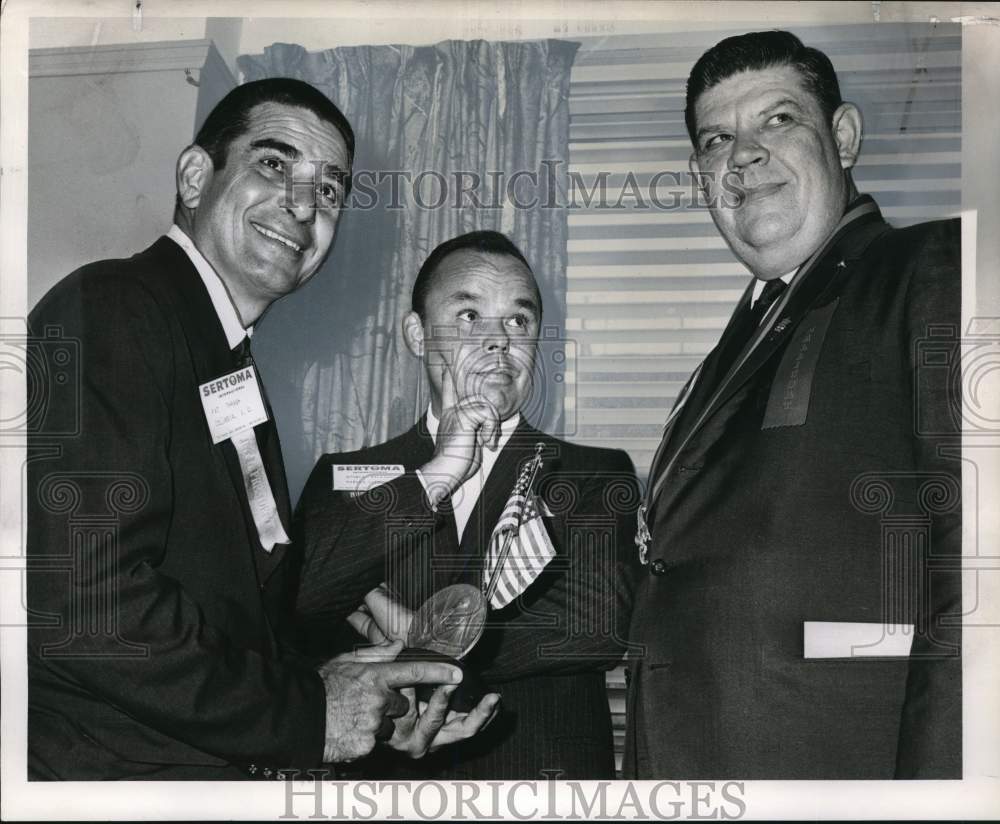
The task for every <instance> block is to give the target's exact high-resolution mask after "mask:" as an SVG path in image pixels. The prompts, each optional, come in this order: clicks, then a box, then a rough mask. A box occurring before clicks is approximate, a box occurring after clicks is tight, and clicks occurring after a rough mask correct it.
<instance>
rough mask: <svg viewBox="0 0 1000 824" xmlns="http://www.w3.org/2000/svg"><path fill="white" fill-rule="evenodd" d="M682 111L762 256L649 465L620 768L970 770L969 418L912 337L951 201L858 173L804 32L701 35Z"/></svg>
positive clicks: (716, 186) (955, 282) (739, 234)
mask: <svg viewBox="0 0 1000 824" xmlns="http://www.w3.org/2000/svg"><path fill="white" fill-rule="evenodd" d="M686 121H687V126H688V130H689V132H690V134H691V138H692V142H693V144H694V153H693V155H692V157H691V167H692V171H693V172H694V173H695V174H697V175H699V176H700V179H701V182H702V185H703V187H704V194H705V196H706V198H707V200H708V204H709V207H710V209H711V214H712V218H713V220H714V222H715V225H716V227H717V229H718V230H719V233H720V234H721V235H722V237H723V238H724V239H725V241H726V243H727V244H728V245H729V248H730V249H731V250H732V251H733V253H734V254H735V255H736V257H737V258H739V260H740V261H742V262H743V263H744V264H745V265H746V266H747V268H748V269H749V270H750V272H751V273H752V274H753V276H754V277H753V280H752V281H751V283H750V284H749V285H748V286H747V289H746V292H745V293H744V295H743V297H742V299H741V300H740V302H739V304H738V305H737V307H736V310H735V312H734V314H733V317H732V319H731V320H730V322H729V324H728V326H727V327H726V329H725V331H724V332H723V334H722V338H721V340H720V341H719V343H718V345H717V346H716V347H715V349H713V350H712V352H711V353H710V354H709V355H708V357H707V358H706V359H705V361H704V362H703V363H702V364H701V366H699V367H698V369H697V370H696V371H695V373H694V374H693V375H692V377H691V379H690V380H689V381H688V384H687V385H686V386H685V387H684V389H683V390H682V392H681V394H680V396H679V397H678V400H677V402H676V403H675V405H674V409H673V411H672V412H671V414H670V417H669V418H668V421H667V425H666V427H665V431H664V436H663V441H662V443H661V445H660V448H659V450H658V452H657V455H656V457H655V458H654V461H653V465H652V467H651V470H650V476H649V483H648V485H647V489H646V495H645V500H644V504H643V507H642V508H641V509H640V526H639V530H640V531H639V536H638V538H637V543H639V545H640V554H641V557H642V560H643V562H644V563H645V564H646V565H647V566H646V570H647V572H648V574H647V575H646V576H645V577H644V579H643V581H642V583H641V584H640V586H639V589H638V592H637V595H636V606H635V610H634V613H633V619H632V628H631V634H630V641H632V642H634V643H636V644H637V645H639V646H640V647H641V648H642V649H643V654H642V655H641V656H637V657H636V658H635V660H633V661H630V663H629V670H630V691H629V699H628V718H629V721H628V724H629V726H628V735H627V741H626V754H625V763H626V769H625V772H626V775H629V776H633V777H639V778H681V777H683V778H719V777H739V778H748V779H756V778H760V779H789V778H809V779H835V778H844V779H848V778H893V777H895V778H960V777H961V775H962V761H961V753H962V746H961V730H962V718H961V658H960V651H961V631H960V621H961V614H962V610H961V578H960V572H959V564H960V556H961V509H960V507H961V487H960V478H961V473H960V468H959V460H958V456H959V454H960V452H959V447H960V438H959V435H960V433H959V431H958V428H957V427H958V424H957V423H956V422H955V420H954V419H953V417H952V415H951V414H950V412H951V410H950V409H949V401H950V398H951V397H952V396H951V395H950V393H949V384H948V377H947V375H948V370H947V369H940V368H938V369H925V368H922V365H923V361H922V360H921V355H920V353H921V348H922V346H923V344H925V343H930V344H939V343H940V342H942V341H944V342H945V344H946V345H947V341H949V340H950V341H952V342H954V341H955V340H956V339H957V335H958V330H959V319H960V313H959V305H960V301H959V296H960V279H959V278H960V261H959V223H958V221H957V220H952V221H940V222H936V223H925V224H921V225H915V226H910V227H908V228H905V229H898V230H897V229H893V228H891V227H890V226H889V225H888V224H887V223H886V222H885V221H884V220H883V219H882V216H881V214H880V212H879V209H878V207H877V206H876V204H875V202H874V201H873V200H872V199H871V198H870V197H868V196H865V195H859V194H858V191H857V188H856V186H855V184H854V181H853V179H852V175H851V169H852V167H853V166H854V164H855V162H856V160H857V156H858V152H859V149H860V146H861V133H862V123H861V114H860V112H859V111H858V109H857V108H856V107H855V106H853V105H852V104H850V103H845V102H843V101H842V100H841V97H840V90H839V87H838V84H837V79H836V75H835V74H834V72H833V68H832V65H831V64H830V61H829V60H828V59H827V58H826V57H825V56H824V55H822V54H821V53H820V52H818V51H816V50H815V49H809V48H806V47H805V46H803V44H802V43H801V42H800V41H799V39H798V38H796V37H795V36H794V35H792V34H790V33H788V32H759V33H752V34H746V35H742V36H739V37H731V38H728V39H726V40H723V41H722V42H720V43H719V44H718V45H716V46H714V47H713V48H712V49H710V50H709V51H708V52H706V53H705V54H704V55H703V56H702V57H701V59H699V60H698V62H697V64H696V65H695V67H694V69H693V70H692V72H691V77H690V79H689V81H688V90H687V107H686ZM734 195H735V197H734ZM944 354H945V355H947V354H948V353H944Z"/></svg>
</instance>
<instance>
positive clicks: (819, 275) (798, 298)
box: [649, 196, 889, 508]
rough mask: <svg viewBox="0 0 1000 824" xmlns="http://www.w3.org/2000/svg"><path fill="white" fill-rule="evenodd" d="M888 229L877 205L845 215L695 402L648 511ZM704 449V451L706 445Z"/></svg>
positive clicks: (863, 203) (868, 202)
mask: <svg viewBox="0 0 1000 824" xmlns="http://www.w3.org/2000/svg"><path fill="white" fill-rule="evenodd" d="M888 228H889V227H888V225H887V224H886V223H885V221H884V220H883V219H882V215H881V213H880V212H879V210H878V207H877V206H876V205H875V202H874V201H873V200H872V199H871V198H870V197H868V196H864V197H862V198H861V199H860V200H859V201H858V203H857V204H856V205H855V206H854V207H853V208H852V209H851V210H850V211H849V212H848V213H847V214H845V216H844V218H843V219H842V221H841V223H840V225H839V226H838V229H837V230H836V231H835V232H834V233H833V234H832V235H831V237H830V239H829V240H828V241H827V242H826V243H825V244H824V245H823V246H822V247H821V248H820V249H819V250H818V251H817V252H816V253H815V254H814V255H813V257H812V258H811V259H810V260H809V261H807V262H806V264H805V268H804V269H803V271H802V272H801V273H800V274H799V276H798V277H796V278H795V279H794V280H793V281H792V286H791V288H790V289H789V290H788V291H787V292H786V294H785V295H784V296H783V297H782V298H781V299H780V300H779V301H778V303H777V304H776V306H775V308H774V309H773V310H772V312H771V313H770V315H769V316H768V318H767V321H766V323H764V324H762V325H761V328H760V329H759V330H758V332H757V334H756V335H755V336H754V338H753V339H752V340H751V342H750V343H749V345H748V346H747V349H746V351H745V352H744V353H743V355H742V356H741V357H738V358H737V359H736V362H735V363H734V364H733V367H732V369H730V371H729V374H728V375H726V376H724V378H723V379H722V381H721V382H720V383H719V386H718V388H717V389H715V390H714V391H711V392H710V397H706V395H705V394H704V393H702V394H701V395H700V397H698V398H696V399H694V400H695V403H694V404H692V407H691V408H689V409H688V410H687V412H688V414H689V415H691V416H694V420H693V423H692V424H691V426H689V427H684V428H683V429H682V430H681V431H680V432H679V433H678V437H676V438H673V441H674V442H673V443H671V444H670V445H669V447H668V448H667V449H665V450H664V455H663V456H662V458H661V459H660V461H659V466H657V467H654V470H653V471H651V473H650V494H649V502H650V503H649V506H650V508H652V506H653V504H654V503H655V501H656V499H657V498H658V497H659V496H660V494H661V493H662V491H663V487H664V485H665V483H666V480H667V477H668V475H669V474H670V471H671V469H672V468H673V463H674V461H675V459H676V457H677V455H678V453H680V452H681V450H682V449H683V448H684V446H685V445H686V444H687V443H688V441H689V440H690V439H691V437H693V436H694V435H695V434H697V433H698V432H699V431H701V430H702V429H703V428H704V427H705V426H706V424H707V423H708V421H709V420H710V419H712V418H713V416H715V415H716V414H717V413H718V412H719V410H720V409H722V407H723V406H724V405H725V404H726V403H727V402H728V401H729V400H730V399H732V397H733V396H734V395H735V394H736V393H737V392H738V391H739V390H740V388H741V387H743V386H745V385H746V383H747V382H748V381H749V380H750V379H751V378H752V377H753V376H754V375H755V374H756V373H757V372H758V371H759V370H760V369H761V367H763V366H764V364H765V363H767V362H768V361H769V360H770V358H771V357H772V356H773V355H774V353H775V352H777V351H778V350H779V349H781V348H782V346H783V345H784V343H785V341H786V340H788V339H789V337H790V336H791V334H792V333H793V332H794V330H795V328H796V327H797V325H798V324H799V323H800V322H801V321H802V319H803V318H804V317H805V316H806V314H808V311H809V310H810V309H811V308H812V307H813V306H814V305H816V303H817V302H818V301H819V300H820V299H821V298H822V296H823V295H824V294H825V293H826V292H827V291H828V288H829V287H830V285H831V284H832V283H833V282H834V281H835V280H836V277H837V275H838V274H840V273H841V272H842V270H843V269H844V268H845V267H846V266H847V263H848V261H852V260H856V259H857V258H859V257H861V255H862V254H863V253H864V250H865V249H866V248H867V247H868V245H869V244H870V243H871V242H872V241H873V240H874V239H875V237H877V236H878V235H880V234H882V233H883V232H885V231H887V230H888ZM749 294H750V290H749V289H748V291H747V292H745V293H744V295H743V298H742V299H741V301H740V303H739V305H738V307H737V310H736V311H734V313H733V317H734V318H735V317H736V316H737V314H738V312H739V310H740V309H742V308H744V306H745V304H746V302H747V301H748V300H749ZM733 325H734V324H733V322H732V320H731V321H730V324H729V325H728V326H727V329H726V333H724V335H723V338H725V336H726V335H727V334H728V333H730V332H731V331H732V328H733ZM723 343H724V340H723V341H720V344H719V346H717V347H716V348H715V349H714V350H713V351H712V355H717V354H718V352H719V351H721V348H722V345H723ZM712 355H710V356H709V358H708V359H706V363H705V369H703V370H702V371H703V372H707V371H709V370H710V368H711V364H710V362H709V361H710V360H711V359H712ZM712 377H713V376H711V375H703V376H702V377H701V378H700V379H699V381H705V384H706V386H708V387H710V386H711V383H710V382H709V379H710V378H712ZM675 426H676V424H675ZM723 431H724V427H721V426H720V427H716V428H715V437H719V436H720V435H721V434H722V433H723ZM668 434H669V433H668ZM705 446H706V447H707V446H708V444H705ZM654 472H655V474H654Z"/></svg>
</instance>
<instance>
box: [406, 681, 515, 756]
mask: <svg viewBox="0 0 1000 824" xmlns="http://www.w3.org/2000/svg"><path fill="white" fill-rule="evenodd" d="M455 689H456V688H455V687H454V686H442V687H438V688H437V689H436V690H434V693H433V694H432V695H431V700H430V701H429V702H428V703H427V704H426V705H421V706H420V707H419V708H418V707H417V706H416V704H417V702H416V700H415V697H414V691H413V690H412V689H409V688H408V689H404V690H403V691H402V692H403V694H404V695H405V696H406V698H407V699H408V700H409V702H410V709H409V711H408V712H407V713H406V714H405V715H403V716H400V717H399V718H397V719H396V722H395V725H396V730H395V732H394V733H393V736H392V738H391V739H390V740H389V746H390V747H392V748H393V749H394V750H398V751H399V752H402V753H405V754H406V755H408V756H410V758H421V757H422V756H424V755H425V754H426V753H428V752H434V751H435V750H437V749H439V748H441V747H446V746H448V745H449V744H454V743H456V742H458V741H464V740H465V739H466V738H471V737H472V736H473V735H475V734H476V733H477V732H479V731H480V730H481V729H483V728H484V727H485V726H486V725H487V724H489V723H490V721H492V720H493V719H494V718H495V717H496V714H497V708H498V707H499V706H500V696H499V695H497V694H496V693H490V694H488V695H484V696H483V698H482V700H480V702H479V703H478V704H477V705H476V706H475V707H473V709H472V711H471V712H461V713H459V712H449V710H448V700H449V699H450V698H451V694H452V693H453V692H454V691H455Z"/></svg>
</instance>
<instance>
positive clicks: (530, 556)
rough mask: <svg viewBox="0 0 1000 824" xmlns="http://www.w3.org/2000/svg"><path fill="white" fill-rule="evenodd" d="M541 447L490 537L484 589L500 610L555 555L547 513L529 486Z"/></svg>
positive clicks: (491, 601)
mask: <svg viewBox="0 0 1000 824" xmlns="http://www.w3.org/2000/svg"><path fill="white" fill-rule="evenodd" d="M541 450H542V446H541V444H539V445H538V446H537V447H536V452H535V457H534V458H533V459H532V460H531V461H529V462H528V463H527V464H525V465H524V468H523V469H522V470H521V474H520V475H519V476H518V478H517V483H516V484H514V489H513V491H512V492H511V493H510V497H509V498H508V499H507V505H506V506H505V507H504V510H503V514H502V515H501V516H500V520H499V521H498V522H497V525H496V528H495V529H494V530H493V535H492V536H491V537H490V548H489V553H488V555H487V557H486V569H485V571H484V583H483V585H484V587H485V590H486V597H487V599H488V600H489V603H490V606H491V607H493V608H494V609H501V608H503V607H505V606H507V604H509V603H510V602H511V601H513V600H514V599H515V598H517V596H518V595H520V594H521V593H522V592H524V591H525V590H526V589H527V588H528V586H529V585H530V584H531V582H532V581H534V580H535V579H536V578H537V577H538V576H539V574H541V571H542V570H543V569H545V566H546V564H548V562H549V561H551V560H552V559H553V558H554V557H555V554H556V551H555V548H554V547H553V546H552V540H551V539H550V538H549V533H548V531H547V530H546V529H545V523H544V522H543V521H542V518H541V516H542V515H546V516H548V515H550V514H551V513H550V512H549V511H548V509H547V508H546V506H545V502H544V501H539V500H538V498H537V496H536V495H535V493H534V492H533V491H532V490H531V484H532V482H533V481H534V479H535V475H536V474H537V472H538V467H539V466H541V463H542V458H541Z"/></svg>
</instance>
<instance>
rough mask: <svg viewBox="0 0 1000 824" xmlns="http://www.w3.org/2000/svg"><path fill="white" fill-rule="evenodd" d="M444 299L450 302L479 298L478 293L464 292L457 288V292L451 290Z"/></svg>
mask: <svg viewBox="0 0 1000 824" xmlns="http://www.w3.org/2000/svg"><path fill="white" fill-rule="evenodd" d="M445 300H447V301H450V302H451V303H467V302H469V301H477V300H479V295H474V294H472V292H466V291H464V290H462V289H459V290H458V291H457V292H452V293H451V294H450V295H448V297H446V298H445Z"/></svg>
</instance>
